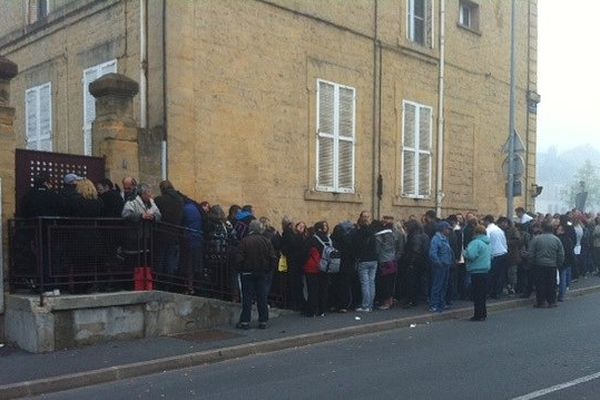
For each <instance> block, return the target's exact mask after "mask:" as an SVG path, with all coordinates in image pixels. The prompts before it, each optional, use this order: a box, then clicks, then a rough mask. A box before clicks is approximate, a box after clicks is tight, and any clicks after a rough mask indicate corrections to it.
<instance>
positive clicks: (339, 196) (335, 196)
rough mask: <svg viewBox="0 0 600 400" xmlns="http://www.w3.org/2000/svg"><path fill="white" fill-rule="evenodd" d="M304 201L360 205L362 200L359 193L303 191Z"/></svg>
mask: <svg viewBox="0 0 600 400" xmlns="http://www.w3.org/2000/svg"><path fill="white" fill-rule="evenodd" d="M304 200H308V201H329V202H335V203H354V204H362V203H363V199H362V195H361V194H360V193H333V192H319V191H316V190H305V191H304Z"/></svg>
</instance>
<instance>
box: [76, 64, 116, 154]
mask: <svg viewBox="0 0 600 400" xmlns="http://www.w3.org/2000/svg"><path fill="white" fill-rule="evenodd" d="M111 72H117V60H112V61H108V62H106V63H102V64H99V65H96V66H94V67H91V68H88V69H86V70H85V71H83V151H84V154H85V155H91V154H92V123H93V122H94V120H95V119H96V99H95V98H94V96H92V94H91V93H90V91H89V87H90V83H92V82H94V81H95V80H96V79H98V78H100V77H101V76H103V75H106V74H108V73H111Z"/></svg>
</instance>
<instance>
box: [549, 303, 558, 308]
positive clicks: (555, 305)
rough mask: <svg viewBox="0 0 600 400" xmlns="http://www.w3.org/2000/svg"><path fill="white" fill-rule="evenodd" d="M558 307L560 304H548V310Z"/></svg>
mask: <svg viewBox="0 0 600 400" xmlns="http://www.w3.org/2000/svg"><path fill="white" fill-rule="evenodd" d="M556 307H558V304H556V303H550V304H548V308H556Z"/></svg>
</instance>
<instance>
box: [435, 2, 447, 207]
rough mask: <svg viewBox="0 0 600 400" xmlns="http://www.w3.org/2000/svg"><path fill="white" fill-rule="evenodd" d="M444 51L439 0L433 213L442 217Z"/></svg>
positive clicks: (442, 6) (442, 11) (443, 5)
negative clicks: (435, 173)
mask: <svg viewBox="0 0 600 400" xmlns="http://www.w3.org/2000/svg"><path fill="white" fill-rule="evenodd" d="M445 50H446V0H440V75H439V83H438V85H439V98H438V127H437V128H438V138H437V175H436V180H435V182H436V192H435V213H436V215H437V216H438V218H441V217H442V200H443V198H444V192H443V190H444V186H443V180H442V179H443V176H444V83H445V82H444V75H445V62H446V59H445V56H446V54H445Z"/></svg>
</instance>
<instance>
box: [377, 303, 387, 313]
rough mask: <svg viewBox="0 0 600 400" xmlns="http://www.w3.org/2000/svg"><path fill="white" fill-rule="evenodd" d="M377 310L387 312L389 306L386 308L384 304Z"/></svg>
mask: <svg viewBox="0 0 600 400" xmlns="http://www.w3.org/2000/svg"><path fill="white" fill-rule="evenodd" d="M377 309H378V310H383V311H385V310H389V309H390V306H388V305H387V304H384V305H382V306H379V307H377Z"/></svg>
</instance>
